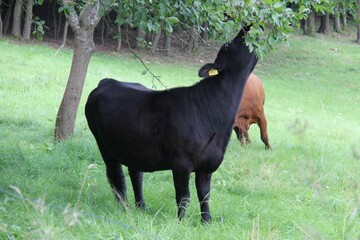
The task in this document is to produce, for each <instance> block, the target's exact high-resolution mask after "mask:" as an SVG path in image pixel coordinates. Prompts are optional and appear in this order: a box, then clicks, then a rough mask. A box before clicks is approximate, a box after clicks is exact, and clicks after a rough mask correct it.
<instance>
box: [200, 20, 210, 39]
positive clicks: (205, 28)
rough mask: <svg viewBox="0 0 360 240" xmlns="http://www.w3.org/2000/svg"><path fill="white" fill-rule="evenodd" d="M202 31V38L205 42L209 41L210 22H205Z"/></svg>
mask: <svg viewBox="0 0 360 240" xmlns="http://www.w3.org/2000/svg"><path fill="white" fill-rule="evenodd" d="M202 28H203V29H202V31H201V35H200V36H201V38H202V39H203V40H204V41H207V40H209V31H208V28H209V23H208V22H204V23H203V25H202Z"/></svg>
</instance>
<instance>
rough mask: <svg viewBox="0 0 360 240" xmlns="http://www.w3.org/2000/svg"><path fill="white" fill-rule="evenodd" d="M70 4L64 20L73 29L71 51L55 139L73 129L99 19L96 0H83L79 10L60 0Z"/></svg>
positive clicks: (69, 132)
mask: <svg viewBox="0 0 360 240" xmlns="http://www.w3.org/2000/svg"><path fill="white" fill-rule="evenodd" d="M62 2H63V4H64V5H68V6H72V8H73V9H71V11H70V15H66V18H67V21H68V22H69V25H70V26H71V29H72V30H73V32H74V36H75V38H74V54H73V60H72V65H71V70H70V75H69V79H68V83H67V85H66V89H65V92H64V96H63V99H62V101H61V104H60V107H59V111H58V114H57V117H56V123H55V139H56V140H66V139H68V138H69V137H70V136H72V135H73V133H74V127H75V119H76V114H77V110H78V107H79V103H80V98H81V94H82V90H83V86H84V82H85V77H86V73H87V68H88V66H89V62H90V58H91V55H92V53H93V52H94V50H95V44H94V30H95V27H96V25H97V24H98V23H99V21H100V19H101V17H100V16H99V7H100V3H99V1H87V2H86V4H85V6H84V7H83V9H82V10H81V12H80V14H79V15H77V13H76V11H75V9H74V7H73V6H74V0H63V1H62Z"/></svg>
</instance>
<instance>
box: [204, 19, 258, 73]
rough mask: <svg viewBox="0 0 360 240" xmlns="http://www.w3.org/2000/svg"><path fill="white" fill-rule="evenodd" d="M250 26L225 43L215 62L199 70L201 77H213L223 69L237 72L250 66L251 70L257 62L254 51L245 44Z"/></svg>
mask: <svg viewBox="0 0 360 240" xmlns="http://www.w3.org/2000/svg"><path fill="white" fill-rule="evenodd" d="M249 30H250V27H246V26H245V27H244V28H243V29H241V30H240V32H239V34H238V35H237V36H236V37H235V38H234V39H233V40H232V41H231V42H227V43H225V44H224V45H223V46H222V47H221V49H220V51H219V53H218V54H217V57H216V59H215V62H214V63H207V64H205V65H204V66H203V67H202V68H200V70H199V76H200V77H204V78H206V77H211V76H215V75H218V74H219V73H220V72H222V71H228V72H237V71H239V70H240V71H241V70H246V69H247V68H249V70H250V72H251V71H252V70H253V68H254V67H255V65H256V63H257V57H256V55H255V53H254V52H250V51H249V48H248V47H247V46H246V44H245V40H244V36H245V34H246V32H247V31H249Z"/></svg>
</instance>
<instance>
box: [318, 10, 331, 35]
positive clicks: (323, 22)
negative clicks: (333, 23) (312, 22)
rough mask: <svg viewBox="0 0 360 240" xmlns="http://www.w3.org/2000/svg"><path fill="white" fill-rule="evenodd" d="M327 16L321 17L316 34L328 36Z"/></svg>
mask: <svg viewBox="0 0 360 240" xmlns="http://www.w3.org/2000/svg"><path fill="white" fill-rule="evenodd" d="M329 19H330V17H329V14H328V13H327V14H325V15H323V16H321V24H320V27H319V29H318V33H323V34H328V33H329Z"/></svg>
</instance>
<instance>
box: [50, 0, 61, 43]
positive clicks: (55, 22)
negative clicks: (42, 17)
mask: <svg viewBox="0 0 360 240" xmlns="http://www.w3.org/2000/svg"><path fill="white" fill-rule="evenodd" d="M50 4H51V3H50ZM52 12H53V21H54V39H57V38H58V35H57V33H58V28H60V26H58V23H57V19H56V14H57V12H58V11H57V8H56V2H53V3H52Z"/></svg>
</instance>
